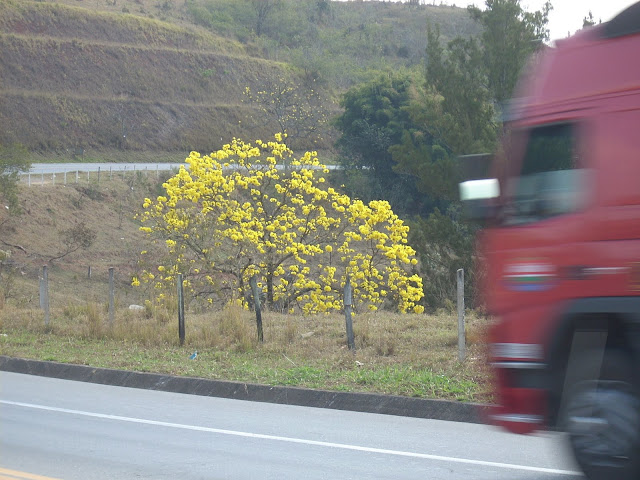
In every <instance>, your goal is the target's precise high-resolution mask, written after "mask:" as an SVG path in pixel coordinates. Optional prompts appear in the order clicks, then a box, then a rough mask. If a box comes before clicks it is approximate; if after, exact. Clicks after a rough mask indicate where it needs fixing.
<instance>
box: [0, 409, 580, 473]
mask: <svg viewBox="0 0 640 480" xmlns="http://www.w3.org/2000/svg"><path fill="white" fill-rule="evenodd" d="M0 404H5V405H13V406H16V407H24V408H32V409H36V410H45V411H49V412H58V413H67V414H70V415H80V416H84V417H92V418H101V419H105V420H116V421H120V422H129V423H139V424H144V425H155V426H159V427H168V428H179V429H182V430H192V431H196V432H207V433H217V434H220V435H232V436H236V437H247V438H257V439H261V440H273V441H278V442H288V443H298V444H304V445H313V446H318V447H328V448H339V449H343V450H355V451H358V452H367V453H378V454H384V455H395V456H399V457H412V458H422V459H426V460H438V461H442V462H452V463H464V464H470V465H481V466H484V467H494V468H504V469H511V470H521V471H527V472H536V473H549V474H554V475H575V476H582V473H581V472H574V471H571V470H558V469H555V468H543V467H532V466H528V465H515V464H511V463H500V462H488V461H484V460H471V459H468V458H458V457H445V456H442V455H431V454H427V453H415V452H403V451H401V450H387V449H384V448H373V447H361V446H358V445H349V444H344V443H332V442H320V441H317V440H305V439H302V438H292V437H280V436H277V435H264V434H261V433H249V432H238V431H234V430H224V429H220V428H211V427H201V426H198V425H184V424H181V423H171V422H161V421H157V420H146V419H143V418H133V417H121V416H119V415H108V414H104V413H95V412H85V411H82V410H71V409H68V408H58V407H49V406H46V405H36V404H32V403H23V402H12V401H10V400H0Z"/></svg>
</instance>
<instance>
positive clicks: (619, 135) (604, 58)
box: [460, 2, 640, 479]
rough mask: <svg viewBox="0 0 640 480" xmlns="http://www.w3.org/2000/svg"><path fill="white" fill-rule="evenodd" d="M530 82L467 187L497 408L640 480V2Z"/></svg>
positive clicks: (541, 67)
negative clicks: (484, 169)
mask: <svg viewBox="0 0 640 480" xmlns="http://www.w3.org/2000/svg"><path fill="white" fill-rule="evenodd" d="M534 63H535V66H534V67H532V69H531V71H530V72H528V73H527V74H526V75H524V76H523V79H522V80H521V84H520V86H519V87H518V89H517V92H518V93H519V94H518V95H516V97H517V98H516V99H515V100H514V102H513V108H512V109H511V113H510V116H509V118H508V119H507V121H506V122H505V135H504V140H503V142H502V144H501V147H500V149H499V151H498V152H497V153H496V154H495V155H494V156H493V160H492V165H491V175H490V176H491V177H493V178H490V179H484V180H473V181H468V182H463V183H462V184H461V185H460V191H461V198H462V200H463V201H465V203H467V204H468V205H469V206H470V207H472V208H471V211H473V212H475V213H476V216H481V217H482V218H483V219H484V220H485V228H484V229H483V230H482V232H481V234H480V236H479V238H478V249H479V250H478V256H479V258H481V260H482V265H484V267H483V273H484V277H485V278H484V280H483V287H482V289H483V296H484V299H485V304H486V306H487V309H488V311H489V313H490V314H491V315H492V316H494V317H495V319H496V323H495V325H493V327H492V329H491V332H490V335H489V336H490V343H491V349H490V352H491V353H490V362H491V365H492V366H493V367H494V372H495V379H496V381H495V394H496V400H497V406H496V407H495V409H494V410H493V411H492V412H491V414H490V419H491V421H492V422H493V423H495V424H497V425H501V426H503V427H506V428H507V429H508V430H510V431H512V432H517V433H529V432H533V431H535V430H541V429H559V430H563V431H566V432H567V433H568V438H569V443H570V446H571V448H572V450H573V452H574V455H575V458H576V460H577V462H578V464H579V465H580V467H581V468H582V469H583V471H584V472H585V474H586V475H587V477H588V478H593V479H600V478H603V479H604V478H606V479H620V478H640V2H638V3H636V4H634V5H632V6H630V7H629V8H627V9H626V10H625V11H623V12H622V13H620V14H619V15H618V16H616V17H614V18H613V19H612V20H611V21H609V22H607V23H603V24H600V25H598V26H595V27H592V28H589V29H586V30H583V31H581V32H579V33H578V34H576V35H575V36H573V37H571V38H568V39H565V40H562V41H558V42H557V44H556V46H555V47H552V48H545V49H544V50H543V51H541V52H540V53H539V54H538V55H537V59H536V61H535V62H534Z"/></svg>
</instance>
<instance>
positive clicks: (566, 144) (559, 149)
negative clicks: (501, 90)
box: [504, 124, 587, 225]
mask: <svg viewBox="0 0 640 480" xmlns="http://www.w3.org/2000/svg"><path fill="white" fill-rule="evenodd" d="M574 130H575V128H574V126H573V125H571V124H555V125H549V126H543V127H538V128H535V129H533V130H531V132H530V133H529V138H528V141H527V146H526V149H525V152H524V157H523V161H522V169H521V171H520V174H519V175H517V176H514V177H511V178H510V179H509V180H508V181H507V205H506V208H505V217H504V220H505V223H506V224H507V225H520V224H524V223H531V222H536V221H540V220H544V219H546V218H550V217H553V216H556V215H562V214H566V213H571V212H574V211H576V210H578V209H580V208H581V206H582V205H583V198H584V194H585V181H586V175H587V174H586V172H585V170H583V169H581V168H578V167H579V165H578V164H579V162H578V159H577V154H576V148H575V135H574Z"/></svg>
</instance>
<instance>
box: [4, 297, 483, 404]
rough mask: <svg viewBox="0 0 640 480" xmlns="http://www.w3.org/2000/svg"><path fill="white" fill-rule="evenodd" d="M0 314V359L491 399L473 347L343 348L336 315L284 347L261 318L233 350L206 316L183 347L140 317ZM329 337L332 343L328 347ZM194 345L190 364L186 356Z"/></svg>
mask: <svg viewBox="0 0 640 480" xmlns="http://www.w3.org/2000/svg"><path fill="white" fill-rule="evenodd" d="M9 309H10V308H9ZM6 310H7V309H5V310H4V311H0V318H2V322H1V323H0V330H1V331H0V333H2V334H4V335H2V336H0V352H1V353H2V354H3V355H9V356H14V357H22V358H32V359H39V360H48V361H56V362H63V363H74V364H81V365H91V366H96V367H107V368H116V369H124V370H133V371H140V372H157V373H165V374H171V375H186V376H192V377H199V378H211V379H222V380H230V381H239V382H248V383H259V384H266V385H283V386H295V387H303V388H312V389H323V390H334V391H347V392H372V393H383V394H391V395H402V396H410V397H418V398H436V399H447V400H457V401H474V402H484V401H489V400H490V397H489V395H488V393H487V388H486V379H487V372H486V367H485V366H484V364H483V362H482V360H481V349H482V347H481V346H480V345H470V346H469V354H470V358H469V359H468V360H467V361H465V362H463V363H459V362H457V360H456V355H457V351H456V349H455V348H454V347H451V346H444V347H440V348H432V350H433V351H431V352H429V351H424V352H423V353H422V354H421V355H417V354H416V352H413V354H409V353H407V352H403V350H402V349H400V351H399V353H398V354H395V355H392V356H384V355H380V354H379V353H378V352H376V349H375V347H368V348H362V349H360V350H358V351H356V352H351V351H349V350H348V349H346V348H345V347H344V343H343V342H342V340H343V339H342V338H340V333H339V332H340V327H339V326H340V325H341V322H337V321H336V320H338V319H337V317H327V316H321V317H313V318H310V319H308V318H306V319H303V320H302V321H301V319H297V320H298V321H301V323H302V322H304V323H305V328H313V329H314V330H315V331H317V332H319V333H317V334H314V335H313V336H311V337H306V338H303V337H301V336H300V335H298V336H296V338H295V339H294V341H293V343H290V342H289V340H288V339H287V334H286V332H285V330H286V326H285V325H284V324H283V322H279V321H278V322H276V321H267V322H265V338H266V339H267V340H266V341H265V343H263V344H259V343H258V342H257V341H256V340H255V339H253V340H252V341H251V343H250V346H249V347H248V348H247V347H246V346H245V347H242V348H238V339H237V337H236V335H237V332H235V331H234V330H233V328H234V327H230V326H229V325H226V326H225V327H224V329H226V332H227V333H226V334H223V333H221V329H222V328H223V327H221V324H222V323H223V322H222V320H221V317H220V316H217V317H215V318H211V315H208V316H207V317H206V320H205V316H203V318H198V317H196V318H193V316H192V317H191V318H190V317H187V341H186V344H185V346H183V347H181V346H180V345H179V343H178V339H177V329H176V328H175V327H176V326H175V325H165V326H163V325H159V324H158V323H157V322H156V321H155V320H154V319H153V318H146V317H145V316H144V314H143V313H141V314H140V315H139V316H137V317H135V318H134V317H131V316H129V317H127V316H123V315H122V314H120V315H119V316H118V319H117V321H116V324H115V325H114V326H113V327H110V326H109V325H108V324H107V323H106V322H105V320H104V319H102V320H101V321H100V326H99V327H96V326H95V325H94V326H93V327H91V325H92V324H95V322H96V319H95V318H94V317H95V315H97V314H98V313H97V312H95V311H94V307H93V306H91V305H89V306H87V307H86V308H85V309H77V310H73V309H71V308H69V307H67V308H66V311H67V313H69V312H72V311H73V312H76V311H80V312H81V313H74V314H72V315H69V316H66V317H65V316H64V315H61V316H59V317H54V320H52V323H51V324H50V326H49V327H48V328H45V326H44V325H43V324H42V323H41V320H40V319H39V318H37V317H38V312H37V311H35V312H32V313H31V315H27V316H22V317H19V316H18V318H22V320H17V321H12V320H11V319H10V318H8V316H7V315H6V314H7V313H8V312H7V311H6ZM83 310H84V311H83ZM236 314H237V313H236ZM267 315H268V316H269V315H272V314H267ZM69 317H72V318H69ZM407 317H409V316H407V315H403V316H400V315H397V316H396V315H389V314H386V315H380V316H379V320H378V323H380V324H385V323H386V324H387V326H388V325H389V324H390V323H391V322H393V323H394V324H395V326H396V327H397V329H398V330H401V329H402V327H403V325H398V323H399V322H400V323H402V322H401V319H403V318H407ZM385 319H386V320H385ZM207 320H208V321H207ZM241 320H242V321H243V322H244V323H245V326H246V325H248V326H251V323H252V322H251V314H250V313H249V312H243V318H242V319H241ZM424 320H425V323H426V324H428V323H429V321H430V320H431V319H430V317H427V316H424ZM433 320H434V322H436V321H439V320H437V319H433ZM205 321H207V323H208V324H209V326H210V328H212V329H214V330H216V331H217V334H216V335H215V336H213V338H215V341H214V342H212V343H210V342H209V341H207V340H206V338H205V337H204V336H203V335H202V331H203V329H204V328H205V326H204V325H203V323H204V322H205ZM357 321H358V319H357V318H356V322H357ZM172 323H173V322H172ZM280 324H282V325H281V326H277V325H280ZM235 328H237V327H235ZM242 328H243V329H244V327H242ZM278 328H280V329H282V332H278ZM413 328H414V329H415V327H413ZM127 329H129V330H130V333H129V334H127V333H126V331H127ZM174 330H176V332H174ZM390 330H394V329H390ZM428 331H429V328H428V327H426V328H424V329H422V330H421V331H420V332H419V333H418V335H428ZM251 334H252V335H255V332H251ZM314 337H315V338H314ZM336 338H339V339H340V341H339V342H336V340H335V339H336ZM401 343H402V342H401ZM196 349H197V350H198V357H197V359H196V360H189V358H188V357H189V355H190V354H191V353H192V352H193V350H196Z"/></svg>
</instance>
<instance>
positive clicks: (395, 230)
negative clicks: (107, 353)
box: [134, 134, 423, 314]
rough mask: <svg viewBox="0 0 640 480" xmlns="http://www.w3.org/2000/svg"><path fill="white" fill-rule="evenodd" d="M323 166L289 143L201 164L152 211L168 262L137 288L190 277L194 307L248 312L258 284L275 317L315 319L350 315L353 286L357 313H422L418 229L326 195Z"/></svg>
mask: <svg viewBox="0 0 640 480" xmlns="http://www.w3.org/2000/svg"><path fill="white" fill-rule="evenodd" d="M316 155H317V154H316V153H315V152H306V153H305V154H304V155H302V156H301V157H300V158H294V156H293V153H292V151H291V150H290V149H289V148H288V147H287V146H286V145H285V144H284V143H283V141H282V136H281V135H279V134H278V135H276V136H275V141H271V142H262V141H259V140H258V141H256V142H254V144H251V143H245V142H243V141H241V140H238V139H234V140H233V141H232V142H231V143H230V144H227V145H224V146H223V147H222V148H221V149H220V150H218V151H217V152H213V153H211V154H210V155H205V156H202V155H200V154H199V153H197V152H191V154H190V155H189V157H188V158H187V160H186V163H187V164H188V166H189V168H184V167H183V168H181V169H180V170H179V171H178V173H177V174H176V175H174V176H173V177H171V178H170V179H169V180H168V181H167V182H166V183H164V184H163V188H164V189H165V191H166V194H165V195H161V196H159V197H157V198H156V199H155V200H151V199H148V198H147V199H145V202H144V205H143V207H144V211H143V213H142V215H141V220H142V222H143V226H142V227H141V230H142V231H144V232H146V233H147V234H148V235H149V237H150V238H151V239H152V240H153V241H154V242H162V243H164V245H165V246H166V252H167V256H166V258H165V259H163V261H162V264H161V265H155V264H154V266H153V267H148V268H147V269H145V271H144V272H143V273H142V275H141V278H140V279H138V278H135V279H134V284H135V283H139V282H140V280H142V281H144V282H150V283H152V284H153V285H154V286H155V287H156V288H158V289H163V288H165V287H167V288H174V285H175V275H176V274H177V273H182V275H183V279H184V284H185V286H186V287H187V288H189V289H190V290H191V292H192V294H193V295H194V296H195V297H201V298H206V299H207V300H208V301H209V302H213V301H214V300H215V299H216V297H219V296H225V297H226V298H227V299H240V300H243V299H244V298H245V293H247V292H248V283H249V282H248V280H249V279H250V278H251V276H253V275H257V276H258V282H259V286H260V287H261V288H262V291H263V293H264V295H265V300H266V303H267V305H268V306H269V307H270V308H276V309H279V310H282V311H291V312H293V311H295V310H296V308H299V309H300V310H301V311H302V312H304V313H305V314H310V313H316V312H329V311H340V310H342V308H343V305H342V294H343V288H344V284H345V280H346V276H347V275H349V276H350V279H351V285H352V288H353V300H354V307H355V308H356V309H370V310H375V309H377V308H379V307H380V306H381V305H383V303H384V302H387V303H388V304H389V306H393V307H394V308H397V309H398V310H400V311H402V312H408V311H412V312H422V306H420V305H418V302H419V301H420V299H421V298H422V296H423V292H422V280H421V278H420V277H419V276H418V275H417V274H416V273H415V272H414V270H415V265H416V263H417V260H416V259H415V251H414V250H413V249H412V248H411V247H410V246H409V245H407V233H408V230H409V228H408V227H407V226H405V225H404V223H403V221H402V220H400V219H399V218H398V217H397V216H396V215H395V214H394V213H393V212H392V211H391V208H390V206H389V204H388V203H387V202H384V201H375V202H371V203H370V204H368V205H366V204H364V203H363V202H361V201H359V200H355V201H354V200H352V199H350V198H349V197H348V196H347V195H344V194H341V193H339V192H338V191H336V190H335V189H334V188H331V187H328V186H326V185H325V178H324V176H323V175H324V174H325V173H328V170H327V169H326V167H325V166H324V165H322V164H320V162H319V161H318V159H317V156H316ZM285 163H286V164H288V165H289V166H290V168H288V169H287V171H286V172H285V171H283V170H282V169H280V168H279V167H278V165H279V164H280V165H281V164H285ZM148 263H149V262H148Z"/></svg>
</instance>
